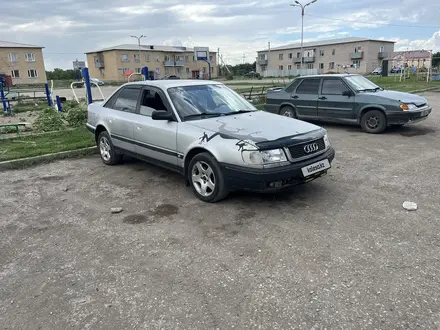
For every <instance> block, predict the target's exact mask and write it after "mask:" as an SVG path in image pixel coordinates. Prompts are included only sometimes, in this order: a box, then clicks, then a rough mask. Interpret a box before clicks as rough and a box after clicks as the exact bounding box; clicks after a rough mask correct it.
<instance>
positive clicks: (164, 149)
mask: <svg viewBox="0 0 440 330" xmlns="http://www.w3.org/2000/svg"><path fill="white" fill-rule="evenodd" d="M155 110H158V111H170V112H171V111H172V109H171V106H170V104H169V103H168V100H167V98H166V97H165V95H164V94H163V92H162V91H161V90H159V89H157V88H154V87H150V86H145V87H144V88H143V89H142V95H141V99H140V106H139V112H138V113H139V114H138V115H137V117H138V121H137V123H136V124H135V127H134V138H135V141H136V153H138V154H140V155H142V156H144V157H148V158H152V159H154V160H156V161H159V162H163V163H166V164H167V165H172V166H176V165H177V140H176V139H177V122H176V121H167V120H153V119H152V118H151V115H152V113H153V111H155Z"/></svg>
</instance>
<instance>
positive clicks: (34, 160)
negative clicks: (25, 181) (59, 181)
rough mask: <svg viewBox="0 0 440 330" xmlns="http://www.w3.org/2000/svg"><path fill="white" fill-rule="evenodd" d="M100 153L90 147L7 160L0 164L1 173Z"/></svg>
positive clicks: (95, 148)
mask: <svg viewBox="0 0 440 330" xmlns="http://www.w3.org/2000/svg"><path fill="white" fill-rule="evenodd" d="M97 153H98V148H97V147H88V148H82V149H76V150H68V151H61V152H57V153H53V154H46V155H41V156H36V157H28V158H20V159H14V160H7V161H4V162H0V172H2V171H7V170H15V169H21V168H25V167H30V166H34V165H37V164H43V163H50V162H52V161H55V160H60V159H65V158H76V157H82V156H87V155H93V154H97Z"/></svg>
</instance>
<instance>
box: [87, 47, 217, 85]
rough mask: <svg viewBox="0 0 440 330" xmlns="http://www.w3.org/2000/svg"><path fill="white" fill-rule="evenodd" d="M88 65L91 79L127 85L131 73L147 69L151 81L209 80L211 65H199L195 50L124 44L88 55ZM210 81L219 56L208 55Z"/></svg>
mask: <svg viewBox="0 0 440 330" xmlns="http://www.w3.org/2000/svg"><path fill="white" fill-rule="evenodd" d="M86 55H87V63H88V68H89V74H90V76H91V77H95V78H99V79H101V80H103V81H121V82H122V81H127V78H128V76H129V75H130V74H131V73H140V72H141V69H142V68H143V67H145V66H146V67H148V73H149V77H150V79H160V78H163V77H166V76H168V75H177V76H179V77H181V78H182V79H199V78H203V79H208V78H209V70H208V63H207V62H204V61H197V60H196V58H195V57H194V49H192V48H187V47H177V46H156V45H141V46H140V51H139V46H138V45H134V44H133V45H132V44H125V45H119V46H114V47H109V48H105V49H101V50H98V51H93V52H88V53H86ZM209 61H210V62H211V77H212V78H215V77H217V56H216V52H210V53H209Z"/></svg>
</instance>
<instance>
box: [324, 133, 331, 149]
mask: <svg viewBox="0 0 440 330" xmlns="http://www.w3.org/2000/svg"><path fill="white" fill-rule="evenodd" d="M324 145H325V148H326V149H327V148H328V147H330V138H329V137H328V135H327V134H325V135H324Z"/></svg>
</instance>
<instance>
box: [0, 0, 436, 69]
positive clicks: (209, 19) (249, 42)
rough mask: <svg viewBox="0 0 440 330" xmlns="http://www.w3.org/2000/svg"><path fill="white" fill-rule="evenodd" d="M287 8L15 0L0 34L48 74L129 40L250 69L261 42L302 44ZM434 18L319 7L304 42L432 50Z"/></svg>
mask: <svg viewBox="0 0 440 330" xmlns="http://www.w3.org/2000/svg"><path fill="white" fill-rule="evenodd" d="M292 2H293V0H265V1H263V0H250V1H249V2H239V1H236V0H235V1H233V0H215V1H214V0H166V1H164V0H124V1H122V2H121V1H120V0H105V1H104V0H94V1H90V0H33V1H29V0H14V1H11V2H9V3H8V6H4V8H2V14H3V15H2V17H3V20H2V22H1V23H0V28H1V30H2V32H4V35H6V36H7V39H8V40H9V41H14V42H23V43H30V44H38V45H42V46H45V52H44V53H45V58H46V66H47V67H48V68H50V69H51V68H53V67H56V66H61V67H62V66H66V65H67V63H71V61H73V60H75V59H76V58H78V59H80V60H84V59H85V55H84V53H85V52H87V51H91V50H95V49H99V48H101V47H108V46H113V45H118V44H123V43H135V42H136V41H135V40H134V39H132V38H130V35H140V34H143V35H146V36H147V38H146V39H143V41H142V42H143V43H146V44H168V45H183V46H194V45H196V46H209V47H210V49H213V50H217V48H220V52H221V53H222V54H224V57H225V59H226V60H227V62H228V63H231V64H234V63H241V62H242V61H243V54H245V55H246V57H245V60H246V61H249V62H253V61H254V60H255V57H256V51H257V50H261V49H265V48H267V44H268V42H270V43H271V46H272V47H276V46H282V45H284V44H288V43H295V42H298V41H299V40H300V39H301V12H300V9H299V8H294V7H291V6H290V4H291V3H292ZM438 12H440V2H439V1H438V0H425V1H424V5H423V7H421V6H420V3H419V1H418V0H389V1H387V2H384V1H383V0H369V1H368V2H347V1H342V0H332V1H321V0H320V1H318V2H316V3H314V4H313V5H311V6H308V7H307V8H306V12H305V14H306V15H305V16H304V39H305V41H314V40H323V39H333V38H340V37H344V36H359V37H371V38H380V37H383V38H384V39H395V40H396V41H397V43H396V49H401V48H403V49H406V48H407V47H408V45H409V47H410V48H413V49H415V48H426V49H433V50H439V48H440V46H439V31H438ZM395 25H396V26H395ZM414 26H419V27H414ZM432 26H434V27H437V28H432ZM4 38H6V37H2V38H0V39H4ZM68 67H69V68H70V64H69V66H68Z"/></svg>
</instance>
